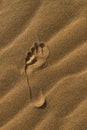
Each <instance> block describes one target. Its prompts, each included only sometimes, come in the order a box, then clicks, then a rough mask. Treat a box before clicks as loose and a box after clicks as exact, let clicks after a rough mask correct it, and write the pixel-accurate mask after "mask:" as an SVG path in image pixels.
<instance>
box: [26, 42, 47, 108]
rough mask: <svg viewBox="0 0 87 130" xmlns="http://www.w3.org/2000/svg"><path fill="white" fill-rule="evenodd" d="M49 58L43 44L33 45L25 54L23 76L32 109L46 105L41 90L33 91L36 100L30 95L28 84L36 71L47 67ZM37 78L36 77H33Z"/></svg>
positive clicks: (30, 90) (29, 85)
mask: <svg viewBox="0 0 87 130" xmlns="http://www.w3.org/2000/svg"><path fill="white" fill-rule="evenodd" d="M48 56H49V49H48V47H47V46H46V45H45V44H44V43H40V44H37V43H35V44H34V46H33V47H31V50H30V51H29V52H28V53H27V56H26V58H25V74H26V77H27V82H28V87H29V94H30V101H31V102H32V104H33V106H34V107H38V108H40V107H43V106H44V104H46V99H45V97H44V95H43V92H42V90H41V89H39V90H38V91H37V89H38V88H37V87H35V90H34V91H36V92H37V98H36V97H34V95H32V93H33V92H32V89H31V88H32V86H31V84H30V77H31V78H32V79H33V75H34V73H36V72H37V73H38V71H41V70H43V68H44V67H47V58H48ZM35 76H37V75H35ZM36 99H37V100H36Z"/></svg>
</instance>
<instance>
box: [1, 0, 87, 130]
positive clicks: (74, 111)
mask: <svg viewBox="0 0 87 130" xmlns="http://www.w3.org/2000/svg"><path fill="white" fill-rule="evenodd" d="M86 12H87V2H86V1H82V0H72V1H69V0H65V1H61V0H59V1H58V0H55V1H54V0H50V2H49V0H44V1H43V0H37V1H35V0H32V1H31V0H15V1H11V0H6V1H0V130H15V129H16V130H71V129H72V130H87V112H86V109H87V105H86V104H87V13H86ZM36 41H40V42H45V43H46V44H47V45H48V48H49V51H50V56H49V59H48V67H47V68H45V69H43V70H41V71H39V72H38V73H37V76H34V77H33V79H32V77H31V82H32V83H33V85H34V86H37V87H38V88H42V89H43V92H44V95H45V96H46V100H47V106H46V107H45V108H43V109H37V108H36V109H35V108H34V107H32V104H31V103H30V102H29V101H30V100H29V93H28V88H27V87H28V86H27V82H26V78H25V75H21V74H20V70H21V69H23V67H24V58H25V54H26V53H27V52H28V51H29V49H30V47H31V46H32V45H33V43H34V42H36ZM32 88H33V90H34V87H32Z"/></svg>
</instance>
